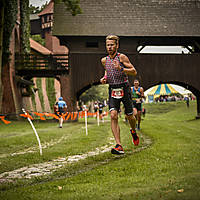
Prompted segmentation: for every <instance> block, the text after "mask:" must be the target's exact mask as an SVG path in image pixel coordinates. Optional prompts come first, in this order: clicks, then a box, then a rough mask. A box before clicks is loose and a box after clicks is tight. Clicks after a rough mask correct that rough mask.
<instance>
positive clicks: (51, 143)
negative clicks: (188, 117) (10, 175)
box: [0, 136, 69, 158]
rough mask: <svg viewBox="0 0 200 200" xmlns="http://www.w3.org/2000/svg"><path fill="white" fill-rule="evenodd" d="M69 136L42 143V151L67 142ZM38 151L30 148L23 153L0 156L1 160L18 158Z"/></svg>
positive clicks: (36, 148) (35, 148)
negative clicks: (9, 157)
mask: <svg viewBox="0 0 200 200" xmlns="http://www.w3.org/2000/svg"><path fill="white" fill-rule="evenodd" d="M68 137H69V136H62V137H61V138H60V139H58V140H50V142H44V143H42V149H46V148H48V147H51V146H54V145H56V144H58V143H60V142H62V141H64V140H66V139H67V138H68ZM37 151H38V147H37V146H35V147H29V148H27V149H24V150H23V151H19V152H15V153H9V154H2V155H0V158H6V157H8V156H17V155H23V154H26V153H35V152H37Z"/></svg>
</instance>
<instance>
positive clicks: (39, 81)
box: [36, 78, 44, 110]
mask: <svg viewBox="0 0 200 200" xmlns="http://www.w3.org/2000/svg"><path fill="white" fill-rule="evenodd" d="M36 84H37V88H38V95H39V98H40V102H41V106H42V109H43V110H44V98H43V92H42V79H41V78H37V79H36Z"/></svg>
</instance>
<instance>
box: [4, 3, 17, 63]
mask: <svg viewBox="0 0 200 200" xmlns="http://www.w3.org/2000/svg"><path fill="white" fill-rule="evenodd" d="M16 19H17V0H9V1H6V3H5V10H4V25H3V28H4V30H3V56H2V58H3V63H7V62H8V61H9V56H10V51H9V45H10V40H11V34H12V31H13V28H14V25H15V21H16Z"/></svg>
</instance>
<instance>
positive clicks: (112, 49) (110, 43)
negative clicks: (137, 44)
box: [106, 40, 118, 55]
mask: <svg viewBox="0 0 200 200" xmlns="http://www.w3.org/2000/svg"><path fill="white" fill-rule="evenodd" d="M117 48H118V45H117V44H116V41H115V40H106V49H107V52H108V54H109V55H114V54H115V53H116V51H117Z"/></svg>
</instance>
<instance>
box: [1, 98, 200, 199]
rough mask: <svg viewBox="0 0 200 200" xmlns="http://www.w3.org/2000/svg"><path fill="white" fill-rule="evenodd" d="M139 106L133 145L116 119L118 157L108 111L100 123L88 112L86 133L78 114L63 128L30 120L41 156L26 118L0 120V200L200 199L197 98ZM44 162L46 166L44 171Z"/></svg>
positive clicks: (121, 124) (199, 124)
mask: <svg viewBox="0 0 200 200" xmlns="http://www.w3.org/2000/svg"><path fill="white" fill-rule="evenodd" d="M145 108H146V110H147V113H146V116H145V117H143V120H142V124H141V131H139V132H138V134H139V136H140V141H141V142H140V145H139V146H137V147H135V146H133V144H132V141H131V136H130V133H129V126H128V125H127V123H125V122H124V117H123V115H122V117H121V118H119V121H120V127H121V140H122V144H123V147H124V150H125V154H124V155H120V156H118V155H112V154H111V153H110V149H111V147H112V146H113V145H114V141H113V140H112V138H113V137H112V133H111V129H110V119H109V117H108V118H106V119H105V122H104V123H102V122H101V123H100V125H99V126H98V125H97V122H96V120H95V118H89V119H88V135H87V136H86V134H85V128H84V126H85V124H84V119H80V120H79V122H73V123H64V126H63V128H62V129H59V128H58V123H56V122H42V121H33V123H34V125H35V127H36V129H37V132H38V134H39V136H40V139H41V144H42V147H43V155H42V156H41V155H40V154H39V148H38V143H37V140H36V137H35V135H34V132H33V130H32V128H31V126H30V124H29V123H28V121H26V120H24V121H20V122H19V121H17V122H16V121H12V123H11V124H8V125H5V124H3V123H2V122H0V199H1V200H6V199H10V200H11V199H12V200H15V199H16V200H22V199H31V200H40V199H42V200H47V199H48V200H51V199H52V200H54V199H55V200H63V199H67V200H68V199H69V200H74V199H78V200H79V199H81V200H86V199H87V200H88V199H96V200H98V199H102V200H110V199H111V200H112V199H113V200H117V199H118V200H122V199H123V200H158V199H163V200H199V199H200V120H196V119H195V117H196V102H195V101H194V102H190V107H189V108H187V107H186V104H185V102H166V103H158V104H146V105H145ZM71 158H73V159H72V160H73V161H71V162H68V161H69V160H70V159H71ZM57 161H60V162H57ZM56 162H57V164H55V163H56ZM33 166H34V167H33ZM45 166H48V167H49V168H48V169H50V170H46V172H48V173H46V174H45V173H42V172H45V170H44V168H45ZM52 166H54V167H52ZM37 168H40V169H41V171H42V172H41V171H37ZM26 169H31V170H29V171H26ZM22 171H23V173H22ZM5 172H7V173H5ZM40 173H41V174H40ZM29 175H30V176H29ZM31 175H32V176H31ZM31 177H32V178H31Z"/></svg>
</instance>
